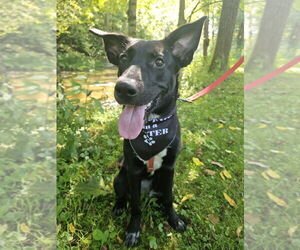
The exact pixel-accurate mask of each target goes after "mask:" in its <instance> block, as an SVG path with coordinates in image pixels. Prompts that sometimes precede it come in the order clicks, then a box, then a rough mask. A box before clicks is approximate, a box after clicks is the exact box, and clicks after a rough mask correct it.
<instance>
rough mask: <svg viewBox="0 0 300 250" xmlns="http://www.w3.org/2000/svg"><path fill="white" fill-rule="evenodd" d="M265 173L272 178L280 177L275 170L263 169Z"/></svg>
mask: <svg viewBox="0 0 300 250" xmlns="http://www.w3.org/2000/svg"><path fill="white" fill-rule="evenodd" d="M265 172H266V174H267V175H268V176H270V177H272V178H274V179H279V178H280V175H279V174H277V173H276V172H275V171H273V170H272V169H268V170H266V171H265Z"/></svg>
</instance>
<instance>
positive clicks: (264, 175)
mask: <svg viewBox="0 0 300 250" xmlns="http://www.w3.org/2000/svg"><path fill="white" fill-rule="evenodd" d="M261 175H262V177H264V178H265V179H266V180H268V181H269V180H270V178H269V176H268V175H267V174H266V171H264V172H262V173H261Z"/></svg>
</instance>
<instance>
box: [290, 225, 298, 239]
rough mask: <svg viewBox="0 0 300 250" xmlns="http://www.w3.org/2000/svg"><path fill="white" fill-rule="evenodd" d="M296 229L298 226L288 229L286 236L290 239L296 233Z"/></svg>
mask: <svg viewBox="0 0 300 250" xmlns="http://www.w3.org/2000/svg"><path fill="white" fill-rule="evenodd" d="M297 228H298V226H293V227H290V228H289V230H288V235H289V236H290V237H292V236H293V234H294V233H295V232H296V230H297Z"/></svg>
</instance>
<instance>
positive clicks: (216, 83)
mask: <svg viewBox="0 0 300 250" xmlns="http://www.w3.org/2000/svg"><path fill="white" fill-rule="evenodd" d="M243 62H244V57H241V59H240V60H238V61H237V62H236V63H235V64H234V65H233V66H232V67H231V68H230V69H229V70H228V71H227V72H226V73H225V74H224V75H222V76H221V77H220V78H219V79H217V80H216V81H214V82H213V83H212V84H210V85H209V86H208V87H206V88H205V89H202V90H201V91H199V92H198V93H196V94H194V95H192V96H190V97H189V98H187V99H180V98H179V100H182V101H186V102H194V101H196V100H197V99H198V98H200V97H201V96H204V95H206V94H207V93H209V92H210V91H212V90H213V89H214V88H215V87H217V86H219V85H220V84H221V83H222V82H224V81H225V79H226V78H227V77H228V76H230V75H231V74H232V73H233V72H234V71H235V70H236V69H237V68H238V67H240V65H241V64H242V63H243Z"/></svg>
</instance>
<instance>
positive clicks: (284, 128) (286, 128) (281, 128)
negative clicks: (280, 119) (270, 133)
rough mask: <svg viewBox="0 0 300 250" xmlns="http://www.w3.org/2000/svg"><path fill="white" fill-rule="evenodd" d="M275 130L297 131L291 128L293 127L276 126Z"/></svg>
mask: <svg viewBox="0 0 300 250" xmlns="http://www.w3.org/2000/svg"><path fill="white" fill-rule="evenodd" d="M275 128H277V129H279V130H295V129H294V128H291V127H282V126H276V127H275Z"/></svg>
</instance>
